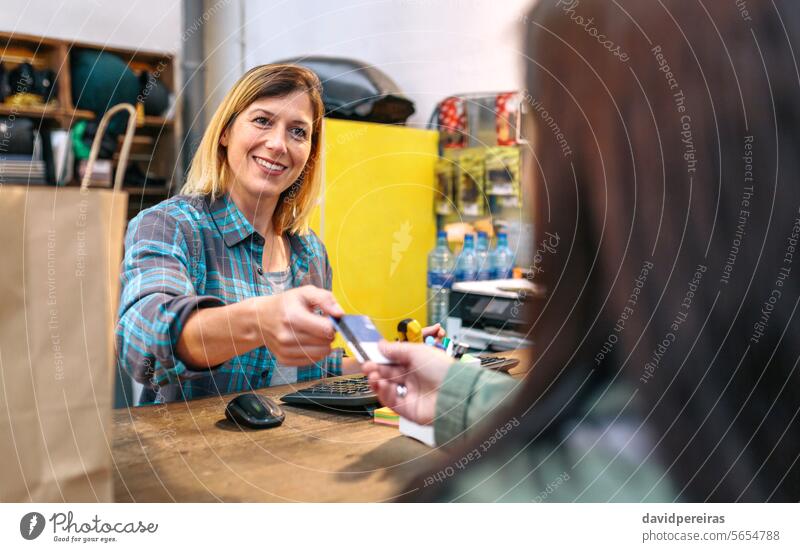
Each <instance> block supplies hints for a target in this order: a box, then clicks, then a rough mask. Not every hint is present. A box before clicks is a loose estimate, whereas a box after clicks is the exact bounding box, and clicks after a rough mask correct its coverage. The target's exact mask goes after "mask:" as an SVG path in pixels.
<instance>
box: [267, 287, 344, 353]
mask: <svg viewBox="0 0 800 552" xmlns="http://www.w3.org/2000/svg"><path fill="white" fill-rule="evenodd" d="M257 299H258V300H257V302H256V304H255V307H256V308H255V316H256V320H257V326H258V331H259V334H260V337H261V339H262V340H263V343H264V345H266V347H267V348H268V349H269V350H270V352H272V354H274V355H275V356H276V357H277V359H278V361H280V362H282V363H283V364H289V365H297V366H303V365H306V364H310V363H313V362H317V361H320V360H322V359H323V358H325V357H326V356H327V355H329V354H330V353H331V342H332V341H333V338H334V336H335V335H336V332H335V330H334V327H333V323H332V322H331V321H330V320H329V319H328V317H327V316H320V315H319V314H317V309H319V310H321V311H322V312H323V313H324V314H326V315H331V316H337V317H338V316H342V315H344V311H343V310H342V307H340V306H339V304H338V303H337V302H336V299H334V297H333V294H332V293H331V292H330V291H327V290H324V289H320V288H317V287H314V286H303V287H299V288H294V289H291V290H289V291H286V292H284V293H280V294H278V295H272V296H264V297H259V298H257Z"/></svg>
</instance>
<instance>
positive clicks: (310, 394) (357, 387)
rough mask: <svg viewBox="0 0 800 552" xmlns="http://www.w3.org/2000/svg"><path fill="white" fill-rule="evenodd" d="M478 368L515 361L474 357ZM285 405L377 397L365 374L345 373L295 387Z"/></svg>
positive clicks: (352, 402)
mask: <svg viewBox="0 0 800 552" xmlns="http://www.w3.org/2000/svg"><path fill="white" fill-rule="evenodd" d="M478 358H479V359H481V368H486V369H487V370H496V371H498V372H508V371H509V370H510V369H511V368H513V367H514V366H516V365H517V364H519V360H517V359H515V358H506V357H498V356H478ZM281 401H283V402H285V403H286V404H297V405H316V406H333V407H338V406H371V405H376V404H378V396H377V395H376V394H375V393H373V392H372V390H371V389H370V388H369V384H368V383H367V376H349V377H344V378H336V379H329V380H322V381H321V382H319V383H317V384H314V385H312V386H310V387H306V388H305V389H299V390H297V391H294V392H293V393H289V394H288V395H284V396H283V397H281Z"/></svg>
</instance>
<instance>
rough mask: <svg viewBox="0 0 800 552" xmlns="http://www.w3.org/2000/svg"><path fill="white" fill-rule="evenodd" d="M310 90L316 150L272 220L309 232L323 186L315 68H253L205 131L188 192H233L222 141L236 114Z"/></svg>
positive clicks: (283, 228) (321, 110)
mask: <svg viewBox="0 0 800 552" xmlns="http://www.w3.org/2000/svg"><path fill="white" fill-rule="evenodd" d="M300 91H302V92H305V93H307V94H308V97H309V99H310V100H311V106H312V109H313V112H314V113H313V124H312V129H311V152H310V153H309V156H308V161H306V165H305V167H303V171H302V172H301V173H300V178H299V179H298V180H297V181H296V182H294V183H293V184H292V185H291V186H290V187H289V188H288V189H286V190H284V192H283V193H281V197H280V200H279V201H278V204H277V205H276V206H275V212H274V213H273V215H272V223H273V226H274V227H275V230H276V231H278V232H280V233H283V232H284V231H289V232H292V233H296V234H305V233H306V232H308V219H309V218H310V216H311V211H313V209H314V206H315V205H316V201H317V198H318V197H319V194H320V189H321V174H320V172H321V170H322V167H321V163H320V157H321V152H322V117H323V116H324V113H325V110H324V107H323V104H322V85H321V84H320V82H319V78H317V76H316V75H315V74H314V72H312V71H311V70H309V69H306V68H305V67H300V66H297V65H281V64H272V65H260V66H258V67H254V68H252V69H250V70H249V71H248V72H247V73H245V74H244V75H243V76H242V77H241V78H240V79H239V80H238V81H236V84H234V85H233V88H231V89H230V90H229V91H228V93H227V94H226V95H225V98H224V99H223V100H222V103H221V104H220V106H219V107H218V108H217V111H216V112H215V113H214V116H213V117H212V118H211V121H210V122H209V124H208V128H206V131H205V133H204V134H203V139H202V140H201V141H200V146H199V147H198V148H197V152H196V153H195V155H194V158H193V159H192V164H191V166H190V167H189V174H188V175H187V177H186V183H185V184H184V185H183V188H182V189H181V193H182V194H188V195H211V198H212V199H216V198H217V197H218V196H220V195H222V194H224V193H225V192H226V191H227V187H228V185H229V182H228V180H229V179H230V167H229V166H228V162H227V156H226V148H225V146H223V145H222V144H221V143H220V138H221V137H222V135H223V133H224V132H225V130H226V129H227V128H228V127H229V126H230V125H231V124H232V123H233V121H234V120H235V119H236V117H237V116H238V115H239V114H240V113H241V112H242V111H244V110H245V109H247V107H248V106H249V105H250V104H252V103H253V102H254V101H256V100H258V99H260V98H280V97H283V96H286V95H288V94H291V93H293V92H300Z"/></svg>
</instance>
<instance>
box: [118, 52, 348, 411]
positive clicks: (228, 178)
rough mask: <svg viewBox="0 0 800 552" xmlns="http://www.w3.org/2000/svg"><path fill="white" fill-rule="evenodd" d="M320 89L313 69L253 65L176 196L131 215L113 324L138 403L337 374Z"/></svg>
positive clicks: (217, 119) (213, 123)
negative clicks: (322, 201)
mask: <svg viewBox="0 0 800 552" xmlns="http://www.w3.org/2000/svg"><path fill="white" fill-rule="evenodd" d="M323 114H324V110H323V105H322V100H321V85H320V82H319V80H318V79H317V77H316V75H314V73H312V72H311V71H309V70H307V69H305V68H301V67H297V66H292V65H264V66H260V67H256V68H254V69H251V70H250V71H248V72H247V73H246V74H245V75H244V76H243V77H242V78H241V79H239V81H238V82H237V83H236V84H235V85H234V87H233V88H232V89H231V90H230V91H229V92H228V94H227V96H226V97H225V99H224V100H223V102H222V104H221V105H220V106H219V108H218V109H217V111H216V113H215V114H214V116H213V118H212V120H211V123H210V124H209V126H208V128H207V130H206V132H205V134H204V136H203V140H202V142H201V144H200V147H199V149H198V151H197V154H196V155H195V157H194V159H193V161H192V166H191V169H190V171H189V175H188V178H187V182H186V184H185V186H184V187H183V190H182V193H181V195H178V196H175V197H172V198H170V199H168V200H166V201H164V202H162V203H160V204H158V205H156V206H154V207H152V208H150V209H147V210H145V211H142V212H141V213H140V214H139V215H138V216H137V217H136V218H135V219H133V220H132V221H131V223H130V225H129V227H128V232H127V235H126V238H125V258H124V261H123V264H122V270H121V272H122V273H121V281H122V297H121V301H120V311H119V322H118V325H117V332H116V333H117V347H118V357H119V362H120V365H121V366H122V367H123V368H124V369H125V370H127V371H128V372H129V373H130V374H131V375H132V376H133V377H134V379H136V380H137V381H139V382H141V383H143V384H144V386H145V387H144V391H143V394H142V396H141V398H140V400H139V403H140V404H144V403H153V402H166V401H172V400H180V399H184V400H185V399H192V398H197V397H201V396H207V395H212V394H224V393H230V392H237V391H243V390H249V389H255V388H259V387H265V386H268V385H277V384H284V383H292V382H297V381H305V380H310V379H315V378H319V377H322V376H325V375H337V374H340V373H341V370H342V351H341V350H340V349H332V348H331V342H332V340H333V338H334V328H333V325H332V324H331V322H330V321H329V319H328V318H327V316H320V314H329V315H334V316H339V315H342V314H344V313H343V311H342V310H341V308H340V307H339V305H338V304H337V303H336V300H335V299H334V297H333V295H332V294H331V292H330V290H331V286H332V283H333V274H332V271H331V266H330V263H329V262H328V256H327V253H326V251H325V247H324V245H323V244H322V242H321V241H320V239H319V238H318V237H317V236H316V234H315V233H314V232H313V231H310V230H309V229H308V219H309V216H310V214H311V211H312V209H313V208H314V205H315V203H316V200H317V199H318V196H319V193H320V184H319V182H320V178H319V172H320V169H321V167H320V151H321V147H322V144H321V134H322V117H323Z"/></svg>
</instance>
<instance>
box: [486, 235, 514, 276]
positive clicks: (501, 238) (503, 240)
mask: <svg viewBox="0 0 800 552" xmlns="http://www.w3.org/2000/svg"><path fill="white" fill-rule="evenodd" d="M489 258H490V262H491V267H492V268H491V270H492V278H493V279H495V280H503V279H506V278H511V277H512V275H513V272H514V253H513V252H512V251H511V249H510V248H509V247H508V236H507V235H506V233H505V232H500V233H498V234H497V247H495V248H494V250H493V251H492V253H491V255H490V256H489Z"/></svg>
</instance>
